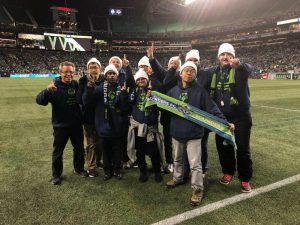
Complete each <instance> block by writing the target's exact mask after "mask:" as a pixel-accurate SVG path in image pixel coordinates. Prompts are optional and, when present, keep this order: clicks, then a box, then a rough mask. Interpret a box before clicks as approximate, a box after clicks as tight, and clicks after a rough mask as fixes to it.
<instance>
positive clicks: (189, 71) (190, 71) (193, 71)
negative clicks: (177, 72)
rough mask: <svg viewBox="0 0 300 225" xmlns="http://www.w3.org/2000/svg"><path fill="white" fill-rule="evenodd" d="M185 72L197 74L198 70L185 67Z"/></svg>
mask: <svg viewBox="0 0 300 225" xmlns="http://www.w3.org/2000/svg"><path fill="white" fill-rule="evenodd" d="M183 72H185V73H190V74H196V70H193V69H192V70H189V69H184V70H183Z"/></svg>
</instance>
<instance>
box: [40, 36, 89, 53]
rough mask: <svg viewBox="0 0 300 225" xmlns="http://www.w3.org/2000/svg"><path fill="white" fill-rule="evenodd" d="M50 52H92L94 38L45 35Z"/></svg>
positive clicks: (46, 45)
mask: <svg viewBox="0 0 300 225" xmlns="http://www.w3.org/2000/svg"><path fill="white" fill-rule="evenodd" d="M44 36H45V47H46V49H48V50H63V51H90V50H91V46H92V45H91V40H92V36H81V35H69V34H54V33H44Z"/></svg>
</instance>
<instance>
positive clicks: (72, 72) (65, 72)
mask: <svg viewBox="0 0 300 225" xmlns="http://www.w3.org/2000/svg"><path fill="white" fill-rule="evenodd" d="M60 72H61V73H63V74H71V75H72V74H74V73H75V72H74V71H60Z"/></svg>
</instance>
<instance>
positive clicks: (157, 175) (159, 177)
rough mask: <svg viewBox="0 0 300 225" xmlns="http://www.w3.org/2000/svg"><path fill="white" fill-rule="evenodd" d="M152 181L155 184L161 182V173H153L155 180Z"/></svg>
mask: <svg viewBox="0 0 300 225" xmlns="http://www.w3.org/2000/svg"><path fill="white" fill-rule="evenodd" d="M154 180H155V181H156V182H157V183H160V182H162V180H163V177H162V175H161V173H155V178H154Z"/></svg>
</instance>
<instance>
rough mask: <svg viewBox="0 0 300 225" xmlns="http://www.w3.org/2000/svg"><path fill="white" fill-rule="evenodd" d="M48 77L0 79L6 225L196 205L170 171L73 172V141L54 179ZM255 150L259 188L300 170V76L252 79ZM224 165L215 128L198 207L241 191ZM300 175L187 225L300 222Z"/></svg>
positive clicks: (86, 220) (94, 220) (155, 214)
mask: <svg viewBox="0 0 300 225" xmlns="http://www.w3.org/2000/svg"><path fill="white" fill-rule="evenodd" d="M50 81H51V80H50V79H46V78H45V79H43V78H41V79H12V78H10V79H9V78H8V79H6V78H1V79H0V85H1V89H0V103H1V110H0V124H1V130H0V185H1V186H0V205H1V207H0V224H5V225H6V224H89V225H90V224H137V225H139V224H152V223H156V222H159V221H161V220H164V219H166V218H169V217H173V216H176V215H178V214H181V213H184V212H186V211H189V210H193V209H195V208H194V207H192V206H190V205H189V198H190V195H191V188H190V185H189V184H186V185H181V186H179V187H178V188H175V189H174V190H167V189H166V188H165V183H166V182H167V181H168V180H169V179H171V174H168V175H165V176H164V181H163V183H160V184H157V183H156V182H155V181H154V176H153V174H151V175H150V178H149V181H148V182H147V183H139V182H138V174H139V173H138V169H128V170H125V171H124V179H123V180H121V181H117V180H115V179H111V180H109V181H106V182H105V181H103V179H102V171H100V177H97V178H81V177H78V176H76V175H73V172H72V169H73V168H72V148H71V145H70V144H69V143H68V145H67V147H66V149H65V154H64V172H63V175H64V178H65V179H64V181H63V184H62V185H61V186H53V185H51V184H50V182H49V180H50V178H51V152H52V141H53V138H52V127H51V124H50V122H51V106H50V105H49V106H47V107H42V106H39V105H37V104H36V103H35V97H36V95H37V94H38V92H40V91H41V90H42V89H44V88H46V86H47V85H48V83H50ZM250 92H251V101H252V109H251V111H252V116H253V128H252V136H251V152H252V158H253V168H254V177H253V179H252V180H251V184H252V187H253V188H254V190H255V188H259V187H263V186H266V185H269V184H271V183H275V182H277V181H280V180H283V179H286V178H289V177H292V176H294V175H297V174H300V80H299V81H290V80H250ZM220 175H221V170H220V166H219V162H218V157H217V151H216V148H215V145H214V135H212V134H211V135H210V139H209V178H208V185H207V186H206V189H205V196H204V199H203V201H202V204H201V205H200V206H199V207H202V206H205V205H208V204H211V203H214V202H217V201H220V200H222V199H227V198H229V197H233V196H235V195H238V194H240V193H241V192H240V187H239V183H238V180H237V178H236V177H235V179H234V181H233V182H232V183H231V184H230V185H229V186H227V187H224V186H222V185H220V184H219V183H218V178H219V177H220ZM299 193H300V182H299V181H297V182H294V183H292V184H289V185H287V186H284V187H281V188H279V189H275V190H272V191H269V192H267V193H264V194H260V195H257V196H255V197H253V198H250V199H247V200H244V201H241V202H239V203H236V204H232V205H229V206H226V207H224V208H222V209H218V210H215V211H213V212H210V213H207V214H204V215H201V216H198V217H195V218H193V219H190V220H187V221H185V222H183V223H181V224H220V225H221V224H243V225H245V224H266V225H267V224H268V225H269V224H300V213H299V212H300V197H299Z"/></svg>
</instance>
